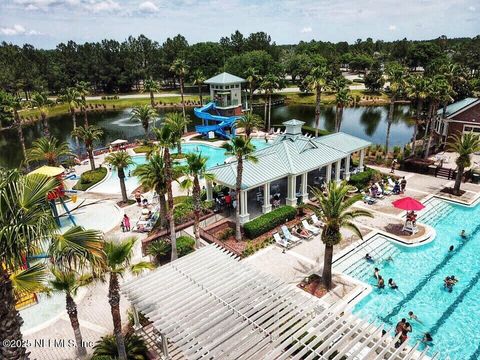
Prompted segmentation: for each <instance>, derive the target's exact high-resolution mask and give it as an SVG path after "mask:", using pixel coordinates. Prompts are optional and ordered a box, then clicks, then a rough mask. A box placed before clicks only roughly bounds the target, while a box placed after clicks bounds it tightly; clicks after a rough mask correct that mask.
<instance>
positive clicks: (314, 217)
mask: <svg viewBox="0 0 480 360" xmlns="http://www.w3.org/2000/svg"><path fill="white" fill-rule="evenodd" d="M310 218H311V219H312V221H313V226H316V227H317V228H321V227H323V226H324V225H325V224H324V223H323V221H321V220H320V219H319V218H318V217H317V215H316V214H313V215H312V216H311V217H310Z"/></svg>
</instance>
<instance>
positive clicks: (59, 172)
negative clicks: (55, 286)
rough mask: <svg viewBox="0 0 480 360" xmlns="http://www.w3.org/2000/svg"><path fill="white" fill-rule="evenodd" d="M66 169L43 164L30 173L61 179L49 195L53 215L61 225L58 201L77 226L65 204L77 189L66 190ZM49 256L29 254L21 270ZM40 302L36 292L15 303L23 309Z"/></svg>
mask: <svg viewBox="0 0 480 360" xmlns="http://www.w3.org/2000/svg"><path fill="white" fill-rule="evenodd" d="M64 171H65V169H63V168H61V167H54V166H42V167H40V168H38V169H36V170H34V171H32V172H30V173H29V174H28V175H31V174H42V175H46V176H48V177H55V178H57V179H58V180H59V182H60V184H59V186H57V188H56V189H55V190H54V191H53V192H50V193H49V194H48V195H47V199H48V202H49V204H50V208H51V209H52V213H53V216H54V217H55V221H56V222H57V224H58V226H59V227H60V226H61V223H60V216H59V214H58V209H57V201H58V203H59V204H60V205H61V206H63V208H64V209H65V214H66V215H67V216H68V218H69V220H70V222H71V223H72V224H73V225H74V226H75V225H76V223H75V219H74V218H73V216H72V214H71V213H70V210H69V209H68V207H67V205H66V204H65V201H64V199H63V198H64V197H65V194H66V193H71V194H72V196H71V197H72V201H76V196H77V195H76V192H75V191H68V190H65V188H64V185H63V174H64ZM48 258H49V256H48V255H47V254H45V253H43V252H40V253H38V254H27V255H26V256H24V258H23V266H22V267H21V269H19V270H26V269H28V268H29V267H30V262H31V261H36V260H42V259H48ZM37 303H38V296H37V294H36V293H22V294H20V295H19V296H18V299H17V302H16V304H15V307H16V308H17V309H23V308H25V307H27V306H31V305H35V304H37Z"/></svg>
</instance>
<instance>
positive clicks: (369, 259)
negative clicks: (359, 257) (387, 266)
mask: <svg viewBox="0 0 480 360" xmlns="http://www.w3.org/2000/svg"><path fill="white" fill-rule="evenodd" d="M365 260H367V261H368V262H372V263H373V262H375V260H373V258H372V257H371V256H370V254H369V253H366V254H365Z"/></svg>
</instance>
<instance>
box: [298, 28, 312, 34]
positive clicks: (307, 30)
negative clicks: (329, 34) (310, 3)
mask: <svg viewBox="0 0 480 360" xmlns="http://www.w3.org/2000/svg"><path fill="white" fill-rule="evenodd" d="M300 32H302V33H311V32H312V27H311V26H305V27H304V28H303V29H302V30H301V31H300Z"/></svg>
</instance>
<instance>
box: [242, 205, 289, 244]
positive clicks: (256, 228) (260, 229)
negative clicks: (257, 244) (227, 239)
mask: <svg viewBox="0 0 480 360" xmlns="http://www.w3.org/2000/svg"><path fill="white" fill-rule="evenodd" d="M296 214H297V209H295V208H294V207H292V206H288V205H285V206H282V207H279V208H278V209H275V210H273V211H271V212H269V213H266V214H263V215H261V216H259V217H258V218H256V219H253V220H252V221H249V222H247V223H246V224H245V225H244V226H243V230H244V231H245V235H246V236H247V237H248V238H249V239H254V238H256V237H258V236H260V235H262V234H265V233H266V232H267V231H270V230H272V229H274V228H275V227H277V226H278V225H280V224H283V223H285V221H289V220H292V219H293V218H295V215H296Z"/></svg>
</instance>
